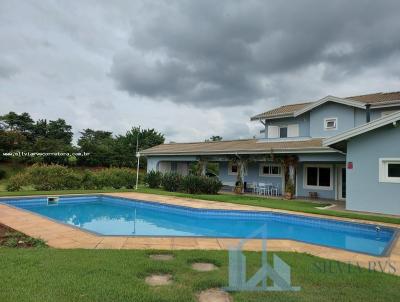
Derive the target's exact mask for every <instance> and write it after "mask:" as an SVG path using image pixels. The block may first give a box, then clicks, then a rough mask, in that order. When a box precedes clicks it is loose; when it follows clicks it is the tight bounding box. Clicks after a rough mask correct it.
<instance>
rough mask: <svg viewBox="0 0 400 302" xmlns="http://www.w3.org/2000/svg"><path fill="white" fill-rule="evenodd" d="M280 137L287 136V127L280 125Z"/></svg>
mask: <svg viewBox="0 0 400 302" xmlns="http://www.w3.org/2000/svg"><path fill="white" fill-rule="evenodd" d="M279 137H280V138H286V137H287V127H280V128H279Z"/></svg>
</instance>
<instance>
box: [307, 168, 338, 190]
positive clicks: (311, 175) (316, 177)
mask: <svg viewBox="0 0 400 302" xmlns="http://www.w3.org/2000/svg"><path fill="white" fill-rule="evenodd" d="M304 188H306V189H307V188H308V189H320V190H332V188H333V187H332V167H331V166H330V165H318V166H316V165H315V166H314V165H312V166H311V165H305V166H304Z"/></svg>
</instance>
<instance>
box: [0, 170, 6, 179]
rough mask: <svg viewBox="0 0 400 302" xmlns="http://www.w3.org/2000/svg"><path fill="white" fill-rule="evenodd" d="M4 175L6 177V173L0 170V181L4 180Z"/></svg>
mask: <svg viewBox="0 0 400 302" xmlns="http://www.w3.org/2000/svg"><path fill="white" fill-rule="evenodd" d="M6 175H7V173H6V171H4V170H0V179H3V178H6Z"/></svg>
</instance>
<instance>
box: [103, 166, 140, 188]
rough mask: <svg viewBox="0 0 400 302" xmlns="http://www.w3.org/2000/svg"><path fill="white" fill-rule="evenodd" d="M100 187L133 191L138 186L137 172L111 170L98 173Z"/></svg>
mask: <svg viewBox="0 0 400 302" xmlns="http://www.w3.org/2000/svg"><path fill="white" fill-rule="evenodd" d="M97 177H98V181H97V183H98V185H99V186H101V187H112V188H114V189H121V188H122V187H125V188H127V189H132V188H133V187H134V186H135V184H136V172H135V170H131V169H128V168H109V169H104V170H101V171H100V172H98V173H97Z"/></svg>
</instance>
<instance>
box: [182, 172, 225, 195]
mask: <svg viewBox="0 0 400 302" xmlns="http://www.w3.org/2000/svg"><path fill="white" fill-rule="evenodd" d="M221 188H222V182H221V181H220V180H219V179H218V178H216V177H207V176H196V175H187V176H184V177H181V185H180V189H181V190H182V191H183V192H185V193H189V194H218V192H219V190H221Z"/></svg>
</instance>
